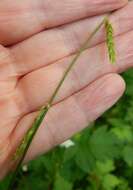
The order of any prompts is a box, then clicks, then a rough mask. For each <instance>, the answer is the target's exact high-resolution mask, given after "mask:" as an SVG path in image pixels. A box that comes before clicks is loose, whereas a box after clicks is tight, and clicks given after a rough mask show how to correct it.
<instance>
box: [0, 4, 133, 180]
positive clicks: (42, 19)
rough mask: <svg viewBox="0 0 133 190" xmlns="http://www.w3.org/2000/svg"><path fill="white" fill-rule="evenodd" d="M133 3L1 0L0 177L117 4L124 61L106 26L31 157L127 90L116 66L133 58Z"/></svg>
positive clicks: (123, 65) (74, 75)
mask: <svg viewBox="0 0 133 190" xmlns="http://www.w3.org/2000/svg"><path fill="white" fill-rule="evenodd" d="M44 2H45V3H44ZM132 10H133V3H131V2H130V3H128V2H127V1H126V0H93V1H92V0H58V1H56V3H54V4H53V0H46V1H44V0H24V1H18V0H14V1H13V2H12V1H11V0H1V1H0V23H1V26H0V44H1V45H0V124H1V125H0V178H2V177H3V176H4V175H5V174H6V173H7V172H8V171H9V169H10V167H11V166H12V156H13V153H14V152H15V150H16V147H17V146H18V145H19V143H20V142H21V140H22V138H23V136H24V134H25V132H26V131H27V129H29V127H30V126H31V124H32V123H33V121H34V119H35V118H36V116H37V114H38V110H39V108H40V107H41V106H42V105H45V104H46V103H47V101H48V100H49V98H50V96H51V95H52V93H53V91H54V89H55V88H56V86H57V84H58V82H59V80H60V79H61V77H62V76H63V74H64V72H65V69H66V68H67V66H68V64H69V63H70V61H71V60H72V58H73V55H74V54H75V53H76V51H77V50H78V48H79V47H80V46H81V44H82V43H83V42H84V41H85V39H86V38H87V36H88V33H91V32H92V31H93V30H94V28H95V27H96V26H97V24H98V23H99V22H101V20H102V19H103V18H104V16H105V14H106V13H108V12H110V11H113V12H112V13H111V15H110V21H111V23H112V25H113V27H114V32H115V35H116V38H115V41H116V51H117V63H116V64H115V65H111V64H110V63H109V60H108V56H107V48H106V44H105V42H104V41H105V32H104V29H103V28H102V29H101V30H100V31H99V32H98V33H97V34H96V36H95V37H94V38H93V40H92V41H91V44H90V45H89V47H88V49H87V50H86V51H84V53H83V54H82V56H81V57H80V59H79V60H78V62H77V64H76V65H75V67H74V68H73V70H72V71H71V73H70V74H69V76H68V78H67V79H66V81H65V83H64V85H63V86H62V88H61V90H60V92H59V94H58V97H56V99H55V101H54V104H53V106H52V108H51V110H50V111H49V113H48V115H47V116H46V120H45V121H44V122H43V123H42V125H41V127H40V129H39V130H38V132H37V134H36V137H35V139H34V140H33V142H32V145H31V147H30V149H29V151H28V154H27V156H26V160H30V159H32V158H34V157H35V156H37V155H39V154H42V153H44V152H46V151H48V150H49V149H51V148H52V147H54V146H56V145H57V144H60V143H61V142H63V141H65V140H66V139H68V138H69V137H71V136H72V135H73V134H75V133H76V132H78V131H80V130H82V129H83V128H84V127H85V126H87V124H88V123H90V122H92V121H94V120H95V119H97V118H98V117H99V116H100V115H102V113H103V112H105V111H106V110H107V109H108V108H110V107H111V106H112V105H113V104H114V103H116V102H117V100H118V99H119V98H120V97H121V96H122V94H123V92H124V90H125V83H124V81H123V79H122V78H121V77H120V76H119V74H117V73H120V72H122V71H125V70H127V69H128V68H130V67H132V65H133V46H132V43H133V24H132V23H133V12H132Z"/></svg>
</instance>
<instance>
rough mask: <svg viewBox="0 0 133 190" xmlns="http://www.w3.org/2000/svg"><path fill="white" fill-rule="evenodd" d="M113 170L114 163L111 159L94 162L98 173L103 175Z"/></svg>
mask: <svg viewBox="0 0 133 190" xmlns="http://www.w3.org/2000/svg"><path fill="white" fill-rule="evenodd" d="M114 170H115V165H114V162H113V161H112V160H106V161H105V162H100V161H97V162H96V171H97V173H98V174H99V175H105V174H107V173H110V172H112V171H114Z"/></svg>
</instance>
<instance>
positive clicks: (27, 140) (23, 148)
mask: <svg viewBox="0 0 133 190" xmlns="http://www.w3.org/2000/svg"><path fill="white" fill-rule="evenodd" d="M103 25H105V28H106V34H107V46H108V50H109V57H110V61H111V63H114V62H115V50H114V40H113V28H112V26H111V24H110V23H109V21H108V19H107V17H106V18H104V19H103V20H102V22H101V23H100V24H98V26H97V27H96V28H95V29H94V31H93V32H92V33H91V34H89V36H88V38H87V40H86V41H85V42H84V43H83V45H82V46H81V47H80V48H79V50H78V52H77V53H76V55H75V57H74V58H73V60H72V61H71V63H70V64H69V66H68V68H67V69H66V71H65V73H64V75H63V77H62V79H61V80H60V82H59V84H58V85H57V87H56V89H55V91H54V93H53V95H52V96H51V98H50V100H49V101H48V104H47V105H46V106H44V107H42V108H41V109H40V111H39V114H38V116H37V118H36V119H35V121H34V122H33V124H32V126H31V128H30V129H29V130H28V131H27V133H26V134H25V136H24V138H23V139H22V141H21V143H20V145H19V146H18V148H17V150H16V152H15V154H14V156H13V161H14V162H15V163H16V169H15V171H14V172H13V175H12V178H11V180H10V184H9V187H8V190H11V189H13V186H14V183H15V179H16V176H17V174H18V171H19V169H20V167H21V164H22V162H23V160H24V158H25V155H26V153H27V151H28V149H29V146H30V144H31V142H32V140H33V138H34V136H35V134H36V132H37V130H38V128H39V127H40V125H41V123H42V121H43V120H44V118H45V116H46V114H47V113H48V111H49V109H50V108H51V106H52V104H53V101H54V99H55V97H56V96H57V94H58V92H59V90H60V87H61V86H62V84H63V83H64V81H65V79H66V77H67V76H68V74H69V73H70V71H71V69H72V68H73V66H74V65H75V63H76V62H77V60H78V58H79V57H80V55H81V54H82V53H83V51H84V50H85V49H87V47H88V44H89V43H90V41H91V40H92V38H93V37H94V36H95V34H96V33H97V32H98V31H99V29H100V28H101V27H102V26H103Z"/></svg>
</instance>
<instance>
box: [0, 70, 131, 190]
mask: <svg viewBox="0 0 133 190" xmlns="http://www.w3.org/2000/svg"><path fill="white" fill-rule="evenodd" d="M123 77H124V78H125V81H126V83H127V90H126V93H125V94H124V96H123V97H122V98H121V100H120V101H119V102H118V103H117V105H115V106H114V107H113V108H111V109H110V110H109V111H108V112H106V113H105V114H104V115H103V116H102V117H101V118H99V119H98V120H97V121H96V122H95V123H94V124H92V126H90V127H88V128H86V129H85V130H84V131H83V132H81V133H79V134H77V135H75V136H74V137H73V138H72V141H73V142H74V145H73V146H70V147H68V148H66V147H64V146H59V147H57V148H55V149H54V150H52V151H51V152H49V153H47V154H46V155H43V156H41V157H39V158H38V159H37V160H34V161H32V162H31V163H29V164H28V170H27V171H25V172H24V171H20V173H19V176H18V182H17V183H16V188H15V189H14V190H132V189H133V70H129V71H127V72H126V73H124V74H123ZM7 180H8V179H6V180H5V181H3V182H1V183H0V190H5V187H6V185H7Z"/></svg>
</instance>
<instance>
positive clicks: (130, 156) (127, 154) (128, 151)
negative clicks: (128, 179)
mask: <svg viewBox="0 0 133 190" xmlns="http://www.w3.org/2000/svg"><path fill="white" fill-rule="evenodd" d="M123 158H124V160H125V162H126V163H127V164H128V165H129V166H130V167H131V166H133V147H131V146H129V145H127V146H126V147H125V148H124V150H123Z"/></svg>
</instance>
